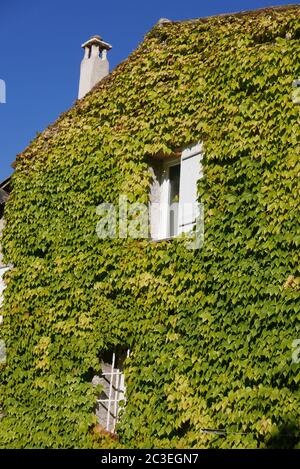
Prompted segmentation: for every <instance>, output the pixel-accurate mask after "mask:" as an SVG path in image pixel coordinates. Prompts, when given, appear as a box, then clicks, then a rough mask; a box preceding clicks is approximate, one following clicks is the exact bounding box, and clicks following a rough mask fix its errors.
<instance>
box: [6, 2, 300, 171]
mask: <svg viewBox="0 0 300 469" xmlns="http://www.w3.org/2000/svg"><path fill="white" fill-rule="evenodd" d="M293 10H295V13H297V14H298V15H299V14H300V5H299V4H289V5H284V6H275V7H268V8H260V9H256V10H247V11H240V12H233V13H225V14H219V15H212V16H207V17H201V18H194V19H187V20H178V21H177V20H176V21H172V20H168V19H166V18H161V19H160V20H159V21H158V23H157V24H156V25H154V27H153V28H152V29H151V30H150V31H149V32H148V33H147V34H146V36H145V40H144V41H143V42H142V43H141V44H140V46H139V47H138V48H137V49H136V50H135V51H134V52H133V53H132V54H131V55H130V56H129V57H128V58H127V59H126V60H125V61H123V62H122V63H120V64H119V65H118V66H117V67H116V68H115V69H114V70H113V71H112V72H111V73H110V74H109V75H108V76H106V77H105V78H103V79H102V80H101V81H100V82H98V83H97V84H96V85H95V86H94V87H93V88H92V89H91V91H89V92H88V93H87V94H86V95H85V97H84V98H83V99H81V100H77V101H76V102H75V103H74V105H73V106H72V107H71V108H70V109H69V110H66V111H65V112H63V113H62V114H61V115H60V116H59V117H58V119H57V120H56V121H55V122H54V123H52V124H50V125H49V126H48V127H47V128H46V129H45V130H44V131H43V132H42V133H41V134H39V135H38V136H37V137H36V138H35V139H34V140H33V141H32V142H31V143H30V144H29V145H28V146H27V147H26V148H25V149H24V151H23V152H21V153H20V154H19V155H17V159H16V161H15V162H14V163H13V164H12V166H13V167H14V168H15V167H16V163H17V162H18V161H20V160H22V159H24V158H31V157H32V156H33V155H34V154H36V151H35V149H34V147H35V142H37V141H39V145H38V146H39V147H40V148H44V145H45V146H46V147H47V148H48V146H49V143H50V141H51V139H52V137H53V136H54V135H55V134H56V133H57V132H59V130H60V126H62V127H65V125H66V123H67V121H68V119H69V118H70V119H72V116H71V114H72V112H73V111H74V112H77V113H78V114H82V113H83V112H84V108H87V107H88V106H86V104H85V103H86V102H87V100H89V97H91V96H95V100H98V101H99V106H102V102H101V101H100V100H99V99H100V96H99V93H101V91H102V90H103V89H104V88H109V87H110V86H111V84H112V83H113V82H114V80H115V79H118V77H119V76H120V75H121V74H122V73H123V71H124V70H125V69H126V67H127V66H128V65H130V63H132V62H133V61H134V60H135V59H136V58H139V57H140V56H141V54H145V53H147V51H148V49H147V47H145V48H144V50H143V47H142V46H143V44H145V43H146V42H147V39H149V38H151V36H153V37H154V36H155V34H156V31H157V29H161V30H164V28H166V31H170V29H172V28H175V31H176V30H177V28H180V27H181V26H186V27H187V28H189V26H190V27H191V29H192V28H193V27H194V26H195V25H197V24H202V23H207V22H211V24H213V25H216V24H220V23H221V22H224V21H225V22H226V21H227V20H228V21H229V22H233V21H234V20H237V21H242V20H243V18H246V19H247V18H248V19H249V24H253V23H254V21H252V19H255V18H259V17H260V16H262V17H263V16H266V17H267V18H271V16H272V15H277V14H280V13H285V12H286V13H291V12H293ZM251 28H252V26H251V25H250V29H251ZM178 33H179V31H178ZM256 34H257V36H260V31H257V32H256ZM90 41H102V39H101V38H100V39H99V38H98V37H97V36H92V38H91V39H90V40H89V41H87V43H85V44H83V46H85V45H87V44H88V43H89V42H90ZM162 42H163V41H162ZM32 149H33V151H32Z"/></svg>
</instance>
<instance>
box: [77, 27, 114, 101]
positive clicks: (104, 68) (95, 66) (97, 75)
mask: <svg viewBox="0 0 300 469" xmlns="http://www.w3.org/2000/svg"><path fill="white" fill-rule="evenodd" d="M81 47H82V48H83V49H84V57H83V59H82V62H81V65H80V80H79V91H78V99H81V98H83V96H85V95H86V94H87V93H88V92H89V91H90V90H91V89H92V88H93V87H94V86H95V85H96V83H98V82H99V81H100V80H102V78H104V77H106V76H107V75H108V74H109V63H108V60H107V58H106V54H107V51H108V50H109V49H111V45H110V44H108V43H107V42H104V41H103V40H102V38H101V37H100V36H93V37H91V39H89V40H88V41H86V42H85V43H84V44H82V46H81Z"/></svg>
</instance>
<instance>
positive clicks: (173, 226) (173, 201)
mask: <svg viewBox="0 0 300 469" xmlns="http://www.w3.org/2000/svg"><path fill="white" fill-rule="evenodd" d="M169 181H170V200H169V204H170V230H169V231H170V236H176V235H177V233H178V203H179V183H180V164H178V165H176V166H170V169H169Z"/></svg>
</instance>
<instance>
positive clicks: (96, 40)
mask: <svg viewBox="0 0 300 469" xmlns="http://www.w3.org/2000/svg"><path fill="white" fill-rule="evenodd" d="M93 45H97V46H99V48H100V49H101V50H104V49H106V50H110V49H111V48H112V46H111V45H110V44H108V42H105V41H103V39H102V37H101V36H98V35H95V36H92V37H91V38H90V39H89V40H88V41H86V42H84V43H83V44H82V45H81V47H82V48H83V49H84V48H85V47H91V46H93Z"/></svg>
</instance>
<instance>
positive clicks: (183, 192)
mask: <svg viewBox="0 0 300 469" xmlns="http://www.w3.org/2000/svg"><path fill="white" fill-rule="evenodd" d="M202 156H203V155H202V147H201V145H200V144H196V145H192V146H190V147H187V148H186V149H185V150H183V152H182V153H181V155H180V156H179V157H177V158H172V159H168V160H166V161H162V160H160V161H156V162H155V163H153V167H152V172H153V184H152V188H151V195H150V202H151V236H152V238H153V239H165V238H172V237H174V236H177V235H178V234H181V233H183V232H188V231H191V230H192V229H193V227H194V226H195V223H196V218H197V216H198V213H199V207H198V203H197V182H198V180H199V179H200V178H201V177H202V176H203V172H202V165H201V160H202Z"/></svg>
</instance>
